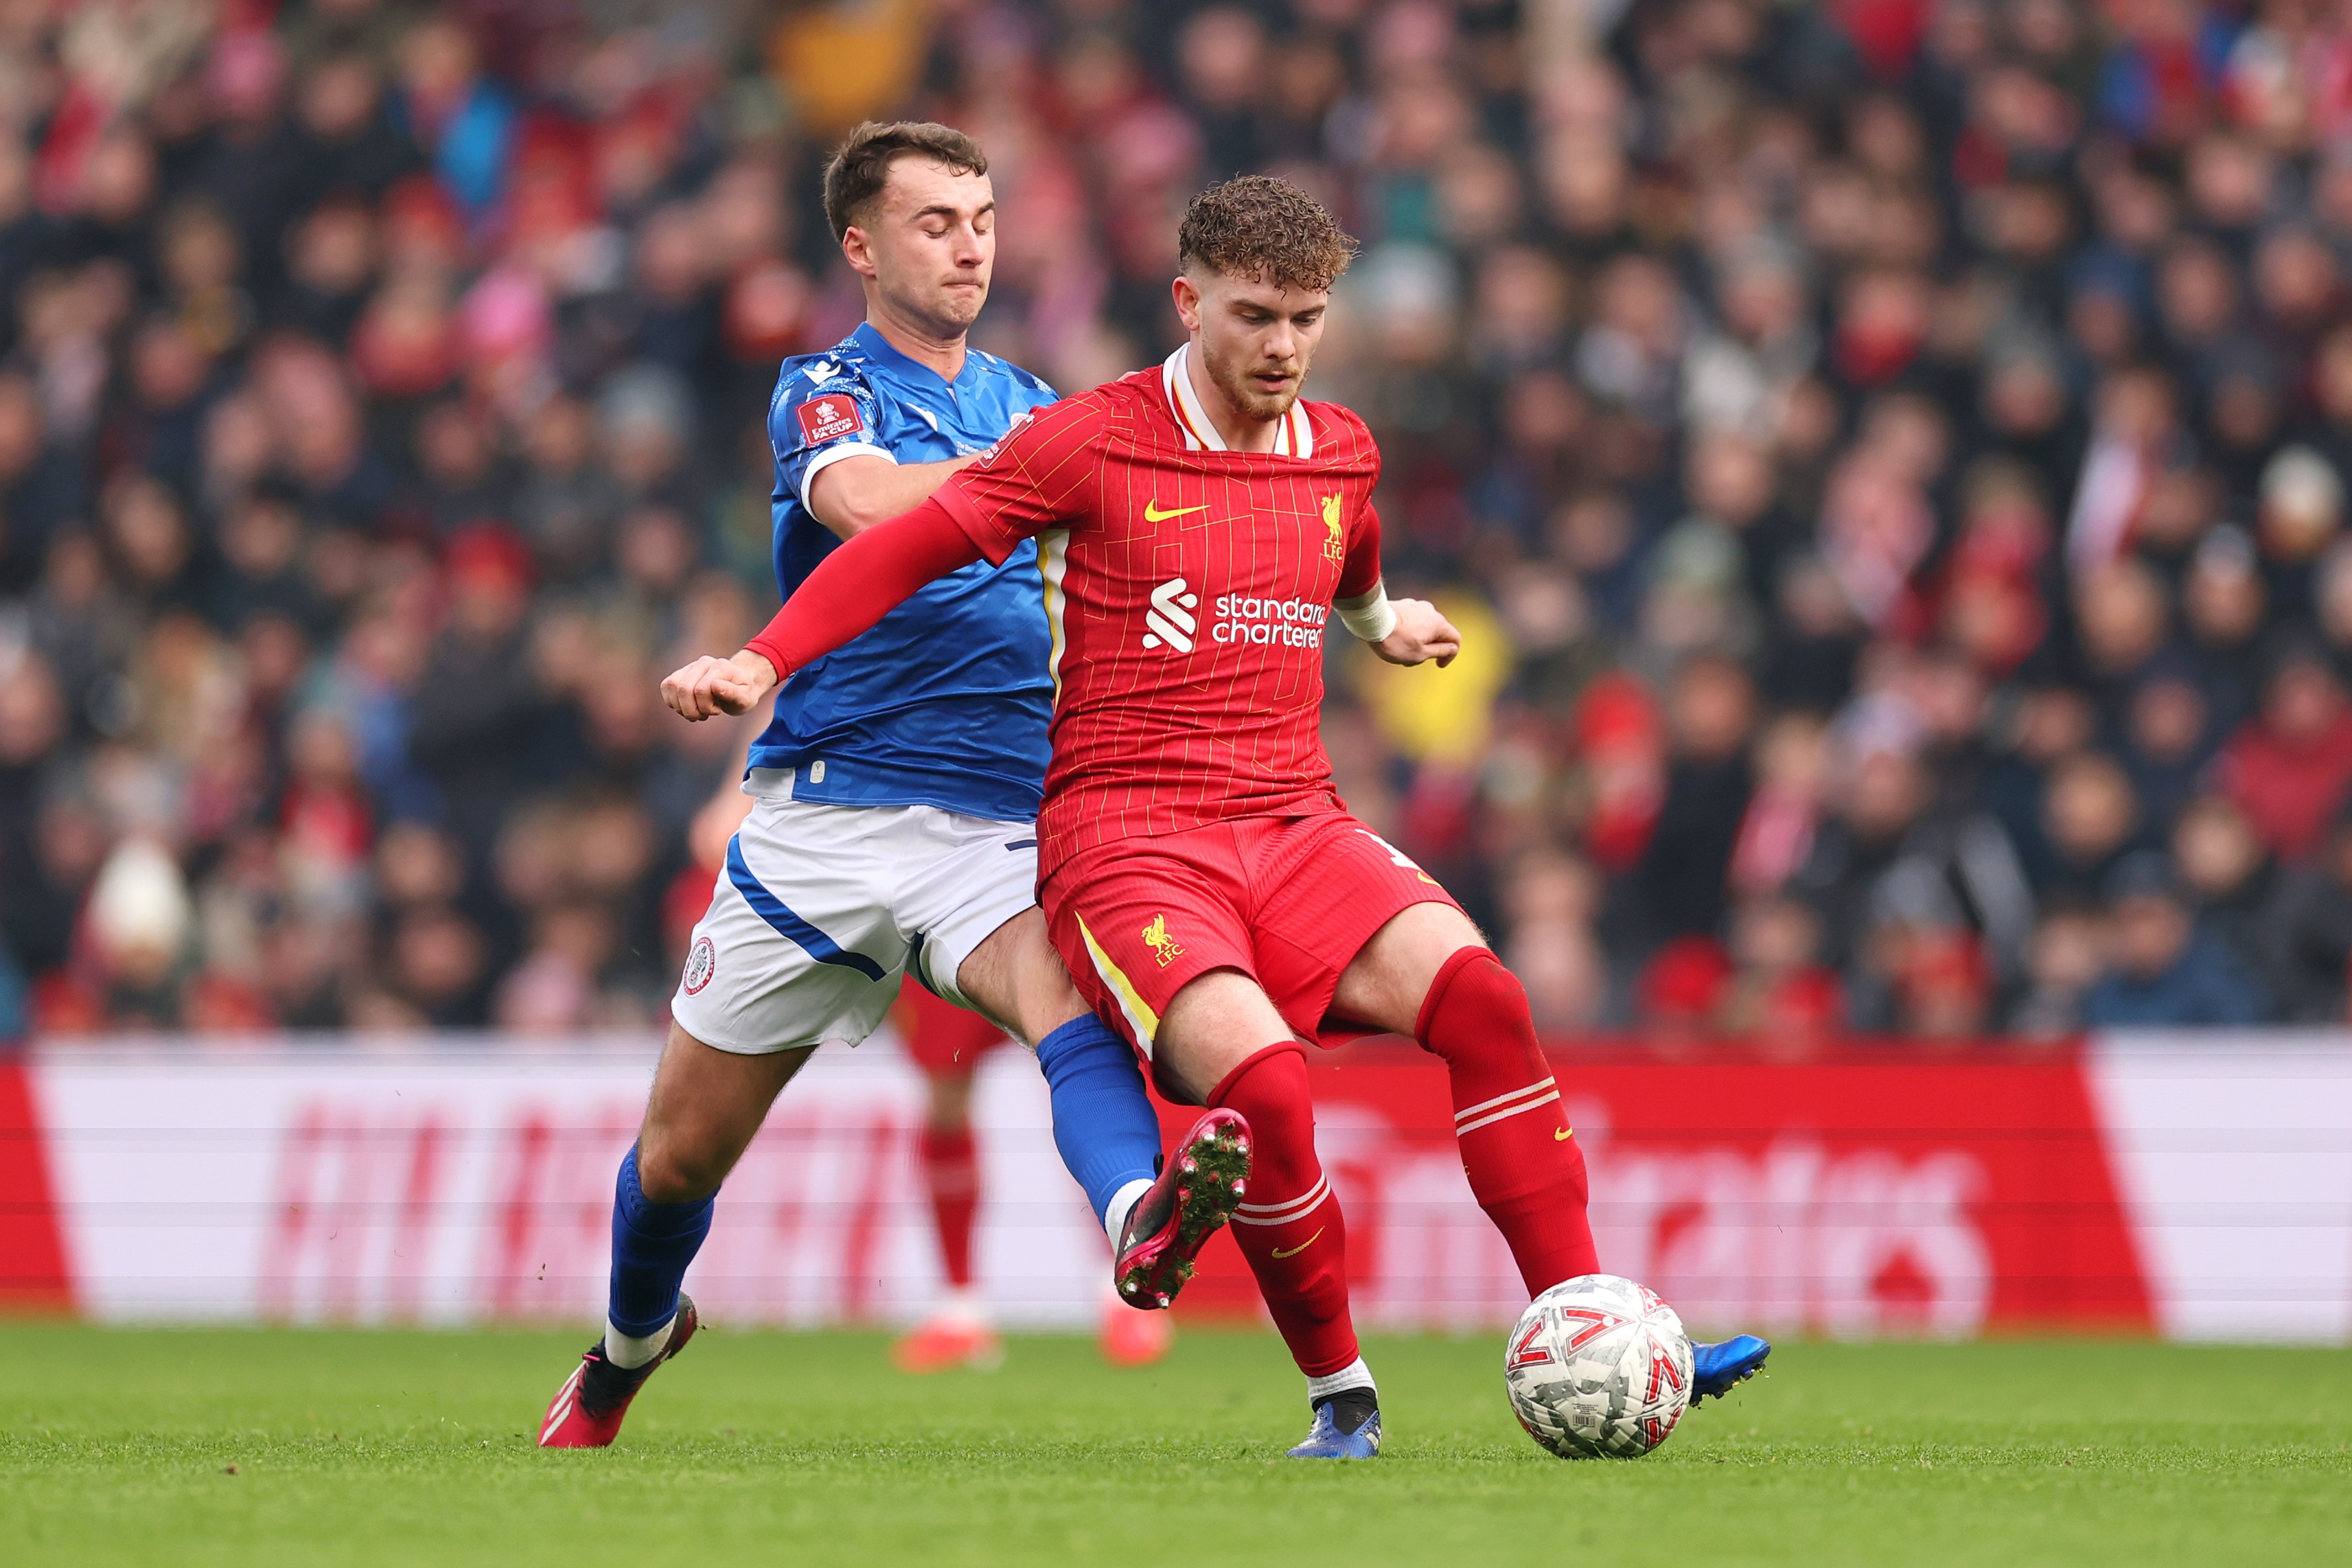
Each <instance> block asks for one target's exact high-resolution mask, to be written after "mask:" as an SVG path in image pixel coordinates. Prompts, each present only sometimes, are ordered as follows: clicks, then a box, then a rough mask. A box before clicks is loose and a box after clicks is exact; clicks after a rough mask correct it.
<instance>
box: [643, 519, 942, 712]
mask: <svg viewBox="0 0 2352 1568" xmlns="http://www.w3.org/2000/svg"><path fill="white" fill-rule="evenodd" d="M981 558H982V557H981V551H980V546H979V545H977V544H975V543H973V542H972V541H971V536H970V535H968V534H966V533H965V532H964V531H963V528H962V526H961V524H959V523H958V522H957V521H956V520H955V518H954V516H953V515H952V514H951V513H950V512H949V510H947V508H945V507H943V506H941V505H940V503H939V502H938V501H937V500H927V501H925V502H924V503H923V504H922V505H920V506H919V507H917V508H916V509H915V510H912V511H910V512H908V513H906V514H905V515H903V516H900V517H895V518H892V519H891V520H890V521H888V522H886V523H884V524H883V525H882V526H881V527H879V528H869V529H867V530H866V531H865V532H863V533H861V534H859V535H858V536H857V537H856V538H855V539H851V540H847V541H845V542H843V543H842V545H841V547H840V548H839V549H837V550H835V552H833V553H832V554H830V555H828V556H826V557H825V558H824V561H823V562H821V563H818V566H817V569H816V570H815V571H814V572H812V573H810V574H808V577H807V578H806V580H805V581H803V583H802V584H801V585H800V587H799V589H798V590H797V591H796V592H795V593H794V594H793V596H792V597H791V598H789V599H787V600H785V601H784V607H783V608H782V609H781V610H778V611H777V612H776V616H775V618H774V619H773V620H772V621H770V622H769V623H768V624H767V626H766V627H765V628H764V629H763V630H762V631H761V633H760V635H759V636H757V637H753V638H752V639H751V642H750V643H749V644H748V645H747V646H746V647H744V648H743V650H742V651H741V652H740V653H738V654H736V655H735V656H733V657H732V658H698V659H696V660H695V661H694V662H693V663H692V664H689V665H688V666H686V667H685V668H683V669H679V670H677V671H675V672H673V673H672V674H671V675H670V677H669V679H667V680H664V681H663V682H662V700H663V701H665V702H667V703H668V704H669V706H670V708H671V710H673V711H675V712H677V714H678V715H679V716H680V717H681V718H684V719H688V720H692V721H701V720H704V719H712V718H716V717H718V716H719V714H721V713H741V712H744V711H746V710H748V709H750V708H751V704H753V703H754V702H757V701H758V700H760V699H761V698H762V697H765V696H766V695H767V694H768V693H769V692H770V691H771V690H772V689H774V688H776V687H777V686H779V685H781V684H782V683H783V682H784V681H786V680H789V679H792V675H793V671H794V670H798V669H805V668H808V666H809V665H811V664H812V663H814V661H816V660H817V659H820V658H824V656H825V655H826V654H829V653H831V652H832V651H833V650H834V649H835V648H837V647H840V646H841V645H842V644H844V643H845V642H847V641H849V640H850V639H851V638H852V637H856V636H857V635H858V634H859V633H860V632H863V631H866V630H868V629H870V628H871V627H872V626H874V625H875V624H876V623H877V622H878V621H880V620H881V619H882V617H883V616H887V615H888V614H889V613H890V612H891V611H892V610H895V609H897V608H898V605H900V604H901V603H903V602H904V601H905V600H906V599H907V598H908V596H909V595H912V594H914V592H915V591H916V590H917V589H919V588H920V587H921V586H922V585H923V584H926V583H928V582H929V581H930V580H931V579H932V578H934V577H942V576H945V575H946V574H948V573H950V572H953V571H956V570H958V569H959V568H961V567H965V566H969V565H971V563H973V562H975V561H978V560H980V559H981Z"/></svg>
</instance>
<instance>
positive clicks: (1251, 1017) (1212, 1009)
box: [1152, 969, 1293, 1105]
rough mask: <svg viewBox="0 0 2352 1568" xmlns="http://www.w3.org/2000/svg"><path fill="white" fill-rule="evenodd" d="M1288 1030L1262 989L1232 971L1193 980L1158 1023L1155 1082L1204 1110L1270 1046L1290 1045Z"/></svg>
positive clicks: (1216, 971)
mask: <svg viewBox="0 0 2352 1568" xmlns="http://www.w3.org/2000/svg"><path fill="white" fill-rule="evenodd" d="M1292 1038H1293V1035H1292V1033H1291V1029H1290V1026H1289V1025H1288V1024H1286V1023H1285V1022H1284V1021H1283V1017H1282V1015H1281V1014H1280V1013H1279V1012H1277V1011H1276V1009H1275V1005H1274V1003H1273V1001H1272V1000H1271V999H1270V998H1268V997H1267V995H1266V994H1265V990H1264V989H1263V988H1261V987H1260V986H1259V984H1258V983H1257V982H1256V981H1255V980H1253V979H1251V978H1250V977H1249V976H1248V975H1246V974H1244V973H1240V972H1239V971H1237V970H1232V969H1213V970H1211V971H1209V972H1208V973H1205V974H1202V975H1198V976H1195V977H1194V978H1193V979H1192V981H1191V982H1189V983H1188V984H1186V985H1185V986H1184V988H1183V989H1182V990H1181V991H1179V992H1178V993H1177V994H1176V995H1175V998H1174V1000H1172V1001H1171V1002H1170V1003H1169V1004H1168V1011H1167V1013H1166V1014H1165V1015H1163V1016H1161V1018H1160V1035H1159V1042H1158V1044H1157V1046H1156V1047H1155V1048H1154V1050H1153V1053H1152V1076H1153V1077H1154V1078H1155V1079H1158V1080H1159V1084H1160V1092H1161V1093H1163V1094H1165V1095H1167V1096H1168V1097H1169V1098H1170V1099H1171V1100H1176V1101H1178V1102H1179V1103H1180V1104H1184V1105H1205V1104H1206V1103H1208V1098H1209V1091H1210V1090H1211V1089H1215V1088H1216V1087H1217V1085H1218V1084H1220V1083H1222V1082H1223V1081H1224V1079H1225V1075H1226V1074H1228V1073H1230V1072H1232V1071H1233V1070H1234V1068H1237V1067H1239V1066H1241V1065H1242V1063H1244V1062H1245V1061H1247V1060H1249V1058H1252V1057H1254V1056H1255V1055H1256V1054H1257V1053H1258V1052H1260V1051H1262V1050H1264V1049H1265V1047H1268V1046H1278V1045H1281V1044H1283V1043H1284V1042H1286V1041H1287V1040H1290V1039H1292Z"/></svg>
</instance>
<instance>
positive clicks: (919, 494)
mask: <svg viewBox="0 0 2352 1568" xmlns="http://www.w3.org/2000/svg"><path fill="white" fill-rule="evenodd" d="M977 458H978V454H977V453H974V454H971V455H969V456H966V457H961V458H941V459H940V460H939V461H938V462H935V463H894V462H892V461H890V459H889V458H843V459H842V460H841V461H839V462H837V463H834V464H831V465H830V466H828V467H826V468H824V469H823V470H821V471H820V472H819V473H818V474H817V476H816V478H814V479H811V480H810V481H809V487H808V505H809V514H810V515H811V516H812V517H814V518H815V519H816V520H817V521H819V522H821V523H823V524H824V526H825V527H827V528H829V529H831V530H832V531H834V532H835V533H837V534H839V535H840V536H841V537H842V538H844V539H854V538H856V536H857V535H858V534H861V533H864V532H866V531H867V530H868V529H874V528H879V527H881V526H882V525H883V524H884V523H886V522H887V521H890V520H891V519H892V518H894V517H897V516H898V514H899V513H901V512H905V511H911V510H913V509H915V508H916V507H918V506H920V505H921V504H922V503H923V502H925V501H927V500H930V499H931V492H932V491H933V490H935V489H939V488H940V486H941V485H943V484H945V483H947V481H948V479H949V478H950V476H951V475H953V474H955V473H957V472H958V471H959V470H961V469H963V468H970V467H971V465H972V463H973V462H974V461H976V460H977Z"/></svg>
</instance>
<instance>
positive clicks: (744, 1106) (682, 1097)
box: [637, 1022, 814, 1204]
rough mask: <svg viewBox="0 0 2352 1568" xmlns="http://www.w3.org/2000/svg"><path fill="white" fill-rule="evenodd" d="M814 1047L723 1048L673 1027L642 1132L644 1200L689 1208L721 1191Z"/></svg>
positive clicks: (640, 1174) (657, 1070) (648, 1099)
mask: <svg viewBox="0 0 2352 1568" xmlns="http://www.w3.org/2000/svg"><path fill="white" fill-rule="evenodd" d="M813 1049H814V1047H806V1046H804V1047H800V1048H798V1049H795V1050H784V1051H770V1052H766V1053H764V1054H762V1055H759V1056H747V1055H745V1054H743V1053H742V1052H740V1051H722V1050H717V1049H714V1048H713V1047H709V1046H707V1045H705V1044H703V1043H702V1042H701V1041H700V1040H698V1039H696V1038H695V1037H693V1036H692V1035H690V1034H688V1033H687V1031H686V1030H685V1029H684V1028H683V1027H681V1026H679V1025H677V1023H675V1022H673V1023H672V1024H671V1025H670V1026H669V1038H668V1039H667V1041H666V1042H665V1043H664V1044H663V1046H662V1054H661V1063H660V1065H659V1066H657V1067H656V1068H655V1069H654V1087H653V1092H652V1093H651V1094H650V1095H648V1096H647V1097H646V1119H645V1123H644V1125H643V1126H642V1127H640V1128H639V1129H638V1131H637V1184H638V1185H639V1186H640V1187H641V1188H643V1189H644V1191H645V1194H646V1197H648V1198H650V1199H652V1200H653V1201H654V1202H655V1203H657V1204H675V1203H690V1202H693V1201H694V1200H696V1199H698V1198H704V1197H708V1196H709V1195H710V1194H712V1193H715V1192H717V1191H718V1190H719V1183H721V1182H723V1181H725V1180H726V1178H727V1173H728V1172H730V1171H731V1170H733V1169H734V1168H735V1162H736V1161H737V1160H739V1159H740V1158H742V1155H743V1151H744V1149H745V1148H747V1147H748V1146H749V1145H750V1144H751V1139H752V1136H753V1135H754V1134H755V1133H757V1132H758V1131H760V1123H761V1121H764V1120H766V1118H767V1114H768V1107H769V1106H771V1105H772V1104H774V1103H775V1099H776V1095H777V1093H778V1092H779V1091H781V1090H782V1089H783V1087H784V1085H785V1084H787V1083H789V1082H791V1081H792V1077H793V1074H794V1073H796V1072H798V1071H800V1070H801V1067H802V1064H803V1063H805V1062H806V1061H807V1060H808V1058H809V1053H810V1052H811V1051H812V1050H813Z"/></svg>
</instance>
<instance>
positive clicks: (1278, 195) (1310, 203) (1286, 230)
mask: <svg viewBox="0 0 2352 1568" xmlns="http://www.w3.org/2000/svg"><path fill="white" fill-rule="evenodd" d="M1176 258H1177V263H1178V265H1179V266H1181V268H1184V269H1185V270H1186V271H1190V270H1192V268H1195V267H1205V268H1210V269H1211V270H1213V271H1217V272H1222V273H1224V274H1225V275H1226V276H1228V277H1234V278H1249V279H1261V280H1264V281H1265V282H1269V283H1272V284H1273V285H1274V286H1275V287H1276V288H1277V289H1301V290H1303V291H1305V292H1307V293H1310V294H1311V293H1318V292H1319V291H1321V290H1323V289H1328V288H1329V287H1331V285H1332V284H1333V283H1334V282H1336V281H1338V279H1339V274H1341V273H1342V272H1345V271H1346V270H1348V263H1349V262H1350V261H1353V260H1354V259H1355V258H1356V241H1355V237H1353V236H1352V235H1350V234H1349V233H1348V232H1347V231H1346V230H1345V229H1343V228H1341V227H1340V226H1339V224H1338V223H1337V222H1335V221H1333V219H1332V216H1331V215H1330V214H1329V213H1328V212H1326V211H1325V210H1324V209H1323V204H1322V203H1320V202H1318V201H1317V200H1316V199H1315V198H1314V197H1313V196H1310V195H1307V193H1306V192H1305V191H1302V190H1300V189H1299V188H1298V187H1297V185H1294V184H1291V183H1290V182H1289V181H1287V180H1278V179H1276V178H1275V177H1274V176H1273V175H1271V174H1244V175H1241V176H1240V177H1239V178H1237V179H1231V180H1227V181H1225V182H1223V184H1214V185H1211V186H1210V187H1209V188H1208V189H1207V190H1205V191H1202V193H1201V194H1200V195H1197V196H1194V197H1193V198H1192V205H1191V206H1188V207H1186V208H1185V209H1184V222H1183V224H1182V226H1181V227H1179V228H1178V229H1177V231H1176Z"/></svg>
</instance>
